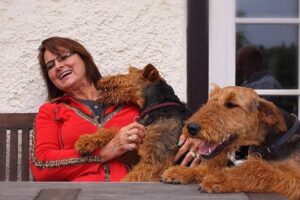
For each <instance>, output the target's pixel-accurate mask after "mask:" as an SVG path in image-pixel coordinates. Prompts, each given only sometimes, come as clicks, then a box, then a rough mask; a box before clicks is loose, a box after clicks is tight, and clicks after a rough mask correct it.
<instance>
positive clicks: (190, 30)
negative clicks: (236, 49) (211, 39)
mask: <svg viewBox="0 0 300 200" xmlns="http://www.w3.org/2000/svg"><path fill="white" fill-rule="evenodd" d="M207 98H208V0H188V19H187V104H188V107H189V109H190V110H191V111H192V112H194V111H196V110H197V109H198V108H199V106H200V105H202V104H203V103H205V102H206V100H207Z"/></svg>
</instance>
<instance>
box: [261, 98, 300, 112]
mask: <svg viewBox="0 0 300 200" xmlns="http://www.w3.org/2000/svg"><path fill="white" fill-rule="evenodd" d="M261 97H263V98H265V99H268V100H270V101H272V102H273V103H275V105H277V106H279V107H281V108H283V109H285V110H286V111H288V112H290V113H293V114H295V115H298V96H270V95H268V96H261Z"/></svg>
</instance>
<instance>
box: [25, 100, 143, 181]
mask: <svg viewBox="0 0 300 200" xmlns="http://www.w3.org/2000/svg"><path fill="white" fill-rule="evenodd" d="M103 115H104V116H105V117H104V119H106V121H105V122H103V123H104V124H99V123H98V121H97V119H96V118H95V116H94V114H93V112H92V111H91V110H90V109H89V108H88V107H87V106H85V105H84V104H82V103H80V102H78V101H76V100H75V99H74V98H72V97H71V96H63V97H61V98H58V99H55V100H53V101H52V102H50V103H45V104H44V105H42V106H41V107H40V110H39V112H38V114H37V117H36V119H35V124H34V133H33V138H32V156H31V163H30V167H31V170H32V174H33V177H34V179H35V180H37V181H120V180H121V179H122V178H123V177H124V176H125V175H126V173H127V172H128V167H127V166H126V165H125V164H124V163H122V162H120V161H118V160H111V161H109V162H107V163H103V164H100V163H99V156H98V154H99V151H96V152H94V153H93V155H92V156H88V157H81V156H80V155H79V154H78V153H77V152H76V151H75V149H74V144H75V142H76V140H77V139H78V138H79V136H80V135H82V134H92V133H95V132H96V131H97V129H98V127H100V126H103V127H105V128H110V127H116V128H121V127H123V126H125V125H127V124H129V123H131V122H133V121H134V119H135V118H136V117H137V116H138V115H139V109H138V107H136V106H133V105H125V106H123V107H120V106H118V107H109V108H108V109H105V111H104V112H103ZM100 151H101V150H100Z"/></svg>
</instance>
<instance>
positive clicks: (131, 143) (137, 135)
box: [100, 122, 145, 162]
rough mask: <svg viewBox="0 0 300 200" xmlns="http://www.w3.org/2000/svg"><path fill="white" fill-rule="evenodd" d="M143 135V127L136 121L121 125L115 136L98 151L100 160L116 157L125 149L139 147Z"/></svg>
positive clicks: (124, 151)
mask: <svg viewBox="0 0 300 200" xmlns="http://www.w3.org/2000/svg"><path fill="white" fill-rule="evenodd" d="M144 137H145V127H144V126H143V125H141V124H139V123H137V122H133V123H131V124H128V125H127V126H124V127H122V128H121V129H120V130H119V132H118V133H117V134H116V136H115V137H114V138H113V139H112V140H111V141H110V142H109V143H108V144H107V145H106V146H105V147H103V148H102V149H101V151H100V156H101V157H102V162H106V161H108V160H111V159H114V158H117V157H119V156H121V155H123V154H124V153H126V152H127V151H131V150H135V149H138V148H139V145H140V144H142V143H143V138H144Z"/></svg>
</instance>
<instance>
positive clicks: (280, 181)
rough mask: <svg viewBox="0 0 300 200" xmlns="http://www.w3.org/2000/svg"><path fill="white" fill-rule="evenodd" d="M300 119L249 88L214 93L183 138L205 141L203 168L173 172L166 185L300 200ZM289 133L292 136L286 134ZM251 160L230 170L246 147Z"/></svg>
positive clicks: (174, 169) (166, 177) (167, 173)
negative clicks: (236, 155)
mask: <svg viewBox="0 0 300 200" xmlns="http://www.w3.org/2000/svg"><path fill="white" fill-rule="evenodd" d="M299 124H300V123H299V120H298V118H297V117H296V116H294V115H292V114H289V113H286V112H283V111H280V110H279V109H278V108H277V107H276V106H275V105H274V104H273V103H271V102H269V101H267V100H265V99H262V98H260V97H259V96H258V95H257V94H256V92H255V91H254V90H252V89H250V88H243V87H236V86H232V87H225V88H219V87H218V86H215V88H214V89H213V90H212V92H211V93H210V97H209V99H208V102H207V103H206V104H205V105H204V106H202V107H201V108H200V109H199V110H198V111H197V112H196V113H194V114H193V115H192V116H191V117H190V118H189V119H188V120H187V121H186V125H185V126H184V128H183V133H184V134H185V135H186V136H188V137H192V138H198V139H200V140H201V141H202V142H203V144H202V146H201V148H200V155H199V156H200V157H201V158H202V162H201V164H200V165H199V166H198V167H195V168H187V167H181V166H173V167H171V168H169V169H168V170H166V171H165V172H164V174H163V175H162V177H163V181H164V182H169V183H183V184H186V183H199V184H200V188H201V190H203V191H206V192H274V193H280V194H283V195H285V196H287V197H288V198H289V199H290V200H299V199H300V129H299ZM287 129H288V131H287ZM248 145H249V146H250V152H249V155H248V157H247V159H246V160H245V161H244V162H243V163H241V164H238V165H236V166H230V167H229V166H228V160H229V158H232V155H233V154H234V152H235V151H237V150H239V149H240V147H241V146H248Z"/></svg>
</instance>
